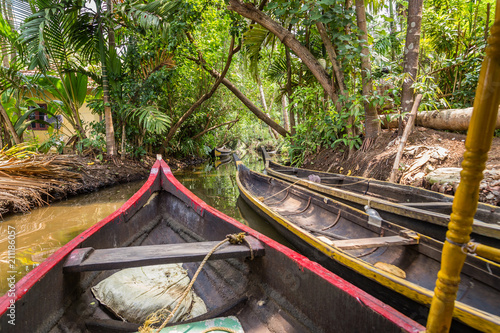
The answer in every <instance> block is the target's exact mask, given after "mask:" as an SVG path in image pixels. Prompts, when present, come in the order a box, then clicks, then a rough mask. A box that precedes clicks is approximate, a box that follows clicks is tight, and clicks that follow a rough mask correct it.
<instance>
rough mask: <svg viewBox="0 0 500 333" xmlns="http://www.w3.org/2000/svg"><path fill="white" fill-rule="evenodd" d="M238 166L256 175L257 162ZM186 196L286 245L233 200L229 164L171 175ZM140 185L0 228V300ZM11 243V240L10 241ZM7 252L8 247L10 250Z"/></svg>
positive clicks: (40, 211) (40, 210) (36, 212)
mask: <svg viewBox="0 0 500 333" xmlns="http://www.w3.org/2000/svg"><path fill="white" fill-rule="evenodd" d="M244 162H245V163H246V164H247V165H248V166H249V167H251V168H252V169H254V170H257V171H261V170H262V169H263V164H262V162H261V161H259V160H258V159H257V158H254V159H246V160H244ZM175 176H176V178H177V179H179V181H181V182H182V183H183V184H184V186H186V187H187V188H188V189H189V190H190V191H192V192H193V193H194V194H196V195H197V196H198V197H200V198H201V199H202V200H204V201H205V202H207V203H208V204H209V205H211V206H213V207H215V208H217V209H218V210H220V211H222V212H224V213H225V214H227V215H229V216H231V217H234V218H235V219H237V220H239V221H241V222H242V223H244V224H246V225H249V226H251V227H252V228H254V229H257V230H259V231H260V232H262V233H264V234H267V235H269V236H270V237H272V238H274V239H276V240H278V241H280V242H283V243H286V242H285V241H284V240H283V239H282V238H281V237H280V236H279V235H278V234H276V232H275V231H274V229H273V228H272V227H271V226H270V225H268V224H267V223H266V222H265V221H263V220H262V219H261V218H260V217H259V216H258V215H257V214H256V213H255V212H253V211H252V210H251V209H250V207H248V205H247V204H246V203H245V202H244V201H243V200H242V199H241V198H238V197H239V192H238V188H237V186H236V170H235V167H234V165H233V163H227V164H219V163H216V164H214V163H207V164H204V165H201V166H197V167H193V168H189V169H187V170H183V171H181V172H177V173H175ZM143 183H144V181H139V182H134V183H128V184H123V185H118V186H115V187H112V188H107V189H103V190H101V191H98V192H95V193H91V194H86V195H81V196H77V197H74V198H71V199H68V200H66V201H62V202H58V203H54V204H52V205H50V206H47V207H42V208H38V209H35V210H33V211H32V212H31V213H29V214H25V215H11V216H8V217H6V218H5V219H4V221H3V222H0V295H2V294H4V293H5V292H7V291H8V289H9V288H8V280H7V279H8V278H9V277H10V276H12V275H15V277H16V281H17V280H19V279H20V278H21V277H22V276H24V275H26V274H27V272H29V271H30V270H32V269H33V268H34V267H36V266H37V265H39V264H40V263H41V262H42V261H43V260H44V259H46V258H47V257H48V256H50V255H51V254H52V253H54V252H55V251H56V250H57V249H59V248H60V247H61V246H63V245H64V244H66V243H67V242H68V241H70V240H71V239H73V238H74V237H76V236H77V235H78V234H80V233H81V232H82V231H84V230H86V229H88V228H89V227H90V226H92V225H94V224H95V223H97V222H99V221H100V220H102V219H103V218H105V217H106V216H108V215H109V214H111V213H112V212H114V211H115V210H117V209H118V208H119V207H120V206H121V205H123V203H124V202H125V201H126V200H128V198H130V197H131V196H132V195H133V194H134V193H135V192H137V190H138V189H139V188H140V187H141V186H142V184H143ZM13 232H15V251H16V252H15V259H14V258H13V257H12V256H11V255H9V251H8V247H9V235H12V234H13ZM10 238H11V239H12V238H13V237H12V236H11V237H10ZM11 246H12V245H11Z"/></svg>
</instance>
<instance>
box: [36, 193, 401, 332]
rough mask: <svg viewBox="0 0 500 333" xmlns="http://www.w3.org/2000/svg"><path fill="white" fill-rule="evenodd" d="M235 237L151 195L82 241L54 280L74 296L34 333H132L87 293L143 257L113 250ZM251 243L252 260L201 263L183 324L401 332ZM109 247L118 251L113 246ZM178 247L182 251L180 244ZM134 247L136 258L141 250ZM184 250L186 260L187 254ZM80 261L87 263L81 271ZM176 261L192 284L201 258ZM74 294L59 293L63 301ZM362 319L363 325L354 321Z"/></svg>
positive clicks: (214, 221)
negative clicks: (199, 304) (191, 311)
mask: <svg viewBox="0 0 500 333" xmlns="http://www.w3.org/2000/svg"><path fill="white" fill-rule="evenodd" d="M147 194H148V193H146V195H147ZM144 200H146V199H143V200H142V201H144ZM117 226H119V229H117V228H116V227H117ZM118 230H119V231H120V233H118V232H117V231H118ZM239 232H241V229H239V227H236V225H234V224H231V223H227V222H225V221H224V220H223V219H221V218H220V217H219V216H215V215H214V214H212V213H210V212H208V211H206V210H204V208H203V207H199V206H197V204H196V203H194V202H192V201H191V200H190V199H189V198H186V197H185V195H184V194H183V193H181V192H178V191H177V193H176V195H172V194H171V193H169V192H167V191H160V192H156V193H154V194H153V195H152V196H151V198H149V199H148V200H147V203H146V204H145V205H144V207H142V208H140V209H138V210H137V211H136V212H135V213H134V214H133V216H129V217H128V218H127V219H126V220H123V219H117V220H116V221H113V222H111V223H107V224H105V225H104V226H103V227H102V229H101V232H100V233H98V234H97V233H96V234H95V235H94V236H93V237H89V238H88V239H87V240H86V241H85V244H83V245H84V246H85V247H92V248H94V252H93V254H92V253H91V254H90V255H88V253H87V254H86V255H85V256H82V257H80V261H81V263H74V262H71V261H72V260H71V258H70V259H68V260H67V261H66V262H65V264H64V265H65V267H64V269H63V271H64V273H63V276H58V277H57V279H62V280H63V284H64V285H65V286H67V287H68V288H70V286H71V288H76V289H78V290H80V293H77V295H78V296H77V297H76V298H74V299H71V300H70V299H65V300H64V303H65V304H70V305H69V306H68V307H67V309H66V310H65V311H64V314H63V315H62V317H61V318H59V319H57V320H55V319H54V318H49V319H52V320H47V319H45V322H46V325H50V329H44V327H40V329H41V331H50V332H52V333H56V332H136V331H137V329H138V327H139V326H140V323H129V322H124V321H123V320H122V319H121V317H120V316H118V315H117V314H115V313H113V312H112V311H110V310H109V309H108V308H106V307H105V306H103V305H101V304H100V302H99V301H98V299H96V297H95V296H94V294H93V292H92V291H91V288H92V287H95V286H96V285H97V284H98V283H99V282H101V281H103V280H104V279H106V278H108V277H110V276H111V275H112V274H114V273H115V272H117V271H119V270H120V268H118V267H135V266H138V265H141V263H140V261H141V260H145V257H148V258H151V256H150V255H144V254H143V255H142V259H141V258H139V259H137V258H132V257H133V256H132V257H130V256H128V255H124V254H123V251H122V252H121V254H119V251H118V250H119V249H121V250H125V248H123V247H125V246H129V247H133V248H135V247H141V248H147V247H148V246H158V245H162V244H168V245H172V246H175V244H185V243H192V244H193V248H195V247H196V245H195V244H201V243H206V242H212V243H214V242H219V241H221V240H223V239H224V238H225V236H226V235H227V234H234V233H239ZM263 237H264V236H263ZM252 241H253V243H252V244H254V246H253V247H254V249H253V250H252V251H253V254H254V256H255V258H254V259H253V260H251V259H250V258H249V252H248V249H246V252H245V254H244V257H242V255H241V253H240V254H234V253H233V254H231V253H229V254H226V258H224V259H217V258H214V259H213V260H209V261H207V263H206V264H205V265H204V267H203V269H202V270H201V273H200V274H199V275H198V276H197V278H196V281H195V283H194V286H193V289H194V291H195V293H196V294H197V295H198V297H200V298H201V299H202V300H203V301H204V303H205V305H206V308H207V312H206V313H205V314H202V315H199V316H197V317H195V318H190V319H188V321H187V323H189V322H200V321H203V320H208V319H210V320H211V319H214V318H221V317H223V318H228V316H229V318H234V317H235V318H237V319H236V321H237V322H238V323H239V325H241V327H239V328H240V329H241V330H236V331H237V332H346V331H365V330H366V329H367V327H368V326H370V327H381V328H383V330H384V331H388V332H390V331H394V332H398V331H400V330H401V327H398V326H397V325H395V324H394V323H393V322H391V320H388V319H387V318H386V317H385V316H382V315H379V314H377V313H375V312H374V311H372V310H369V311H367V307H366V304H363V303H361V302H359V299H356V297H352V296H349V295H348V294H347V293H346V292H345V291H342V290H340V289H337V288H332V286H331V285H330V283H329V282H328V281H326V280H325V279H324V278H322V277H320V276H318V275H317V274H314V273H312V272H311V271H309V270H308V269H307V268H304V267H303V266H302V267H301V266H300V265H299V264H297V263H296V262H294V261H293V260H291V259H290V258H289V257H288V256H287V255H286V254H285V253H283V252H280V251H276V250H275V249H273V248H270V247H268V246H267V245H266V246H264V247H265V249H264V247H262V245H261V248H259V244H257V245H255V242H257V243H259V242H258V241H257V240H256V239H253V240H252ZM200 242H201V243H200ZM261 244H263V243H261ZM168 245H166V246H168ZM116 246H119V248H118V249H116V248H114V247H116ZM120 247H121V248H120ZM244 247H246V246H244ZM109 248H112V249H109ZM183 248H184V249H186V247H185V246H183ZM137 249H138V250H139V254H137V255H138V256H139V257H141V253H140V252H141V251H140V250H141V249H140V248H137ZM74 251H80V252H82V251H84V252H85V251H87V250H86V249H78V250H74ZM110 251H111V252H113V251H114V252H115V254H113V253H110ZM128 251H132V250H128ZM108 252H109V253H108ZM188 252H189V255H188V256H192V255H193V254H192V253H191V251H188ZM229 252H231V251H229ZM232 252H237V251H232ZM73 253H74V254H77V252H73ZM177 254H178V253H177ZM159 256H160V257H161V255H159ZM70 257H71V256H70ZM93 257H94V258H93ZM233 257H234V258H233ZM82 258H83V259H82ZM92 258H93V259H92ZM109 258H111V259H109ZM131 258H132V259H131ZM164 259H165V258H163V259H162V260H163V261H164ZM177 259H178V258H177ZM87 260H89V261H92V263H91V264H89V265H85V262H86V261H87ZM134 260H135V261H134ZM169 260H170V259H169ZM171 261H172V262H174V261H175V259H172V260H171ZM177 261H181V263H182V267H183V268H184V269H185V270H187V272H188V275H189V277H190V278H191V279H192V278H193V276H194V275H195V271H196V270H197V269H198V267H199V265H200V263H199V261H201V259H199V258H194V259H193V258H183V259H181V260H177ZM189 261H195V262H189ZM150 263H151V262H150ZM99 265H100V266H99ZM318 267H319V266H318ZM328 274H330V273H328ZM74 294H75V293H67V292H66V293H64V295H66V296H67V295H74ZM59 296H60V297H62V296H61V295H59ZM66 296H65V297H66ZM28 301H29V299H28ZM318 304H321V305H322V306H320V307H319V306H318ZM231 316H233V317H231ZM362 317H364V318H367V320H366V321H364V322H363V321H359V320H355V318H362ZM346 318H351V319H350V320H346ZM54 320H55V321H54ZM185 323H186V322H183V324H185ZM174 325H175V324H174ZM367 325H368V326H367ZM46 328H49V327H46Z"/></svg>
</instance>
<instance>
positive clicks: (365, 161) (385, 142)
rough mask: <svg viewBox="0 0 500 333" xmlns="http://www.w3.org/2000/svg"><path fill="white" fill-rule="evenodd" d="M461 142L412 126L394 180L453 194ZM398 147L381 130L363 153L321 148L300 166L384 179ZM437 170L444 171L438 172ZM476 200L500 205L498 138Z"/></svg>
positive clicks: (457, 136) (460, 137)
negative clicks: (371, 144)
mask: <svg viewBox="0 0 500 333" xmlns="http://www.w3.org/2000/svg"><path fill="white" fill-rule="evenodd" d="M465 139H466V135H465V134H459V133H453V132H444V131H437V130H432V129H428V128H424V127H416V128H415V130H414V131H413V132H412V134H411V135H410V137H409V138H408V141H407V143H406V146H405V150H404V154H403V156H402V158H401V162H400V167H399V170H398V172H397V174H396V176H397V177H396V179H397V180H398V181H399V183H400V184H405V185H413V186H417V187H424V188H427V189H431V190H434V191H437V192H441V193H446V194H451V195H453V194H454V193H455V190H456V187H457V185H458V180H459V179H457V177H458V172H459V169H460V168H461V163H462V161H463V154H464V152H465ZM398 146H399V141H397V134H396V132H395V131H392V130H383V131H382V133H381V135H380V137H379V138H377V141H376V142H375V144H374V145H373V146H372V147H371V148H370V149H369V151H367V152H362V151H356V152H354V153H353V154H352V155H351V156H348V155H349V154H348V151H347V150H341V149H336V150H333V149H323V150H320V151H318V152H317V154H314V155H311V156H308V157H307V158H306V160H305V163H304V165H303V166H302V167H303V168H307V169H312V170H318V171H328V172H334V173H341V174H344V175H347V174H349V175H353V176H361V177H367V178H375V179H378V180H388V178H389V176H390V174H391V170H392V168H393V164H394V160H395V157H396V153H397V149H398ZM440 170H444V171H445V172H444V173H440V172H439V171H440ZM450 174H451V175H452V176H451V177H449V175H450ZM434 176H436V177H438V179H440V180H441V181H439V182H435V181H434V179H435V178H431V177H434ZM429 179H431V181H429ZM479 200H480V201H481V202H486V203H489V204H493V205H499V204H500V138H496V137H495V138H493V143H492V147H491V150H490V152H489V154H488V160H487V162H486V170H485V178H484V180H483V181H482V182H481V186H480V197H479Z"/></svg>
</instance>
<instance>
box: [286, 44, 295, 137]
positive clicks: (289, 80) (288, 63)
mask: <svg viewBox="0 0 500 333" xmlns="http://www.w3.org/2000/svg"><path fill="white" fill-rule="evenodd" d="M285 55H286V93H287V95H288V112H289V114H290V116H289V120H290V133H291V134H292V136H293V135H295V125H296V124H295V113H294V112H293V99H292V93H293V92H292V60H291V59H290V49H289V48H288V47H286V46H285Z"/></svg>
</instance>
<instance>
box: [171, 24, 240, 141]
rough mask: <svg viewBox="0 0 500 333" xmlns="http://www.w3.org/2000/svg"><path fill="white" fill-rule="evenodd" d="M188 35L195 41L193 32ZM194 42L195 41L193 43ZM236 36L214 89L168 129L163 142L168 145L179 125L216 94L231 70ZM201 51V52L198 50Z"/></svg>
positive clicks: (232, 39)
mask: <svg viewBox="0 0 500 333" xmlns="http://www.w3.org/2000/svg"><path fill="white" fill-rule="evenodd" d="M186 35H187V36H188V38H189V40H190V41H191V42H194V39H193V36H191V34H190V33H189V32H186ZM193 44H194V43H193ZM233 51H234V36H232V37H231V46H230V47H229V54H228V57H227V61H226V66H225V67H224V70H223V71H222V74H221V75H220V76H219V77H218V78H217V79H216V81H215V83H214V85H213V86H212V89H210V91H209V92H208V93H206V94H203V96H201V97H200V98H199V99H198V100H197V101H196V102H195V103H194V104H193V105H192V106H191V107H190V108H189V110H187V111H186V112H185V113H184V115H183V116H182V117H180V118H179V120H178V121H177V122H176V123H175V125H174V126H172V127H171V128H170V131H168V134H167V136H166V137H165V140H164V141H163V144H164V145H167V144H168V142H169V141H170V140H171V139H172V137H173V136H174V135H175V132H177V130H178V129H179V127H181V125H182V123H184V122H185V121H186V119H187V118H188V117H189V116H191V114H193V112H194V111H195V110H196V109H197V108H198V107H199V106H200V105H201V104H202V103H203V102H205V101H206V100H207V99H209V98H210V97H212V95H213V94H214V92H215V91H216V90H217V88H218V87H219V85H220V83H221V82H222V79H223V78H224V76H225V75H226V73H227V71H228V70H229V67H230V66H231V60H232V58H233V54H234V52H233ZM198 53H199V52H198ZM199 55H200V57H201V53H199Z"/></svg>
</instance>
